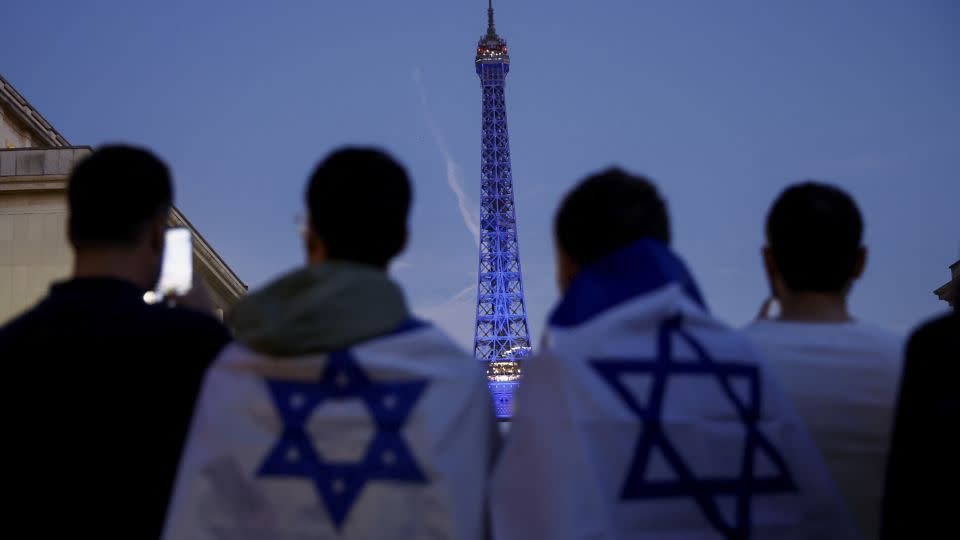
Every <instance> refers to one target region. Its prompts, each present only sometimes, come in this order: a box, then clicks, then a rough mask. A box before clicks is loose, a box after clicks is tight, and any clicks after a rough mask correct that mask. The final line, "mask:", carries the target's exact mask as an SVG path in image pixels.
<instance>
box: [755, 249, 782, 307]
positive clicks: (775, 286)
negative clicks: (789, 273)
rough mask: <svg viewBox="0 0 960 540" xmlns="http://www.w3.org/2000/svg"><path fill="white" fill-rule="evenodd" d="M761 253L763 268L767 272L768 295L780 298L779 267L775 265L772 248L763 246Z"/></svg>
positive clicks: (780, 280)
mask: <svg viewBox="0 0 960 540" xmlns="http://www.w3.org/2000/svg"><path fill="white" fill-rule="evenodd" d="M760 252H761V254H762V255H763V269H764V271H766V273H767V283H768V284H769V286H770V296H772V297H773V298H781V294H780V290H779V289H780V287H781V282H782V279H781V277H780V268H779V267H778V266H777V261H776V259H774V258H773V250H772V249H770V246H763V249H762V250H761V251H760Z"/></svg>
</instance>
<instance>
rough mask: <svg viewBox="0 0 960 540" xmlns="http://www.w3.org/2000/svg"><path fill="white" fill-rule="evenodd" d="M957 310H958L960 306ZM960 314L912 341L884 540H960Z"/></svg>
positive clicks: (931, 324) (890, 465) (928, 326)
mask: <svg viewBox="0 0 960 540" xmlns="http://www.w3.org/2000/svg"><path fill="white" fill-rule="evenodd" d="M954 305H957V304H956V303H955V304H954ZM958 381H960V312H958V311H957V309H956V308H955V309H954V310H953V312H951V313H948V314H945V315H943V316H940V317H938V318H936V319H933V320H931V321H928V322H926V323H925V324H923V325H921V326H920V327H919V328H917V329H916V330H915V331H914V332H913V334H912V335H911V336H910V341H909V342H908V344H907V353H906V363H905V364H904V371H903V382H902V383H901V386H900V397H899V401H898V403H897V410H896V418H895V421H894V428H893V440H892V443H891V448H890V459H889V461H888V462H887V477H886V486H885V489H884V501H883V517H882V523H881V538H882V539H884V540H895V539H901V538H958V537H960V521H958V520H957V517H956V515H955V513H956V502H957V497H956V495H955V493H956V490H957V486H960V462H958V461H957V458H958V456H960V437H957V426H960V390H958V389H957V384H958Z"/></svg>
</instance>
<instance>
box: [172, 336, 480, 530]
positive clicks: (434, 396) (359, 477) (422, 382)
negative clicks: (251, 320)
mask: <svg viewBox="0 0 960 540" xmlns="http://www.w3.org/2000/svg"><path fill="white" fill-rule="evenodd" d="M494 437H495V429H494V424H493V413H492V405H491V401H490V397H489V394H488V391H487V386H486V382H485V378H484V376H483V372H482V369H481V367H480V366H479V365H478V363H477V362H476V361H475V360H473V359H472V358H471V357H470V356H469V355H468V354H467V353H465V352H463V351H461V350H460V349H459V348H458V347H457V346H456V345H454V344H453V343H452V342H451V341H450V340H449V339H448V338H447V337H446V336H445V335H443V334H442V333H441V332H439V331H438V330H436V329H433V328H431V327H428V326H423V325H411V326H410V327H408V328H406V329H405V331H402V332H398V333H395V334H393V335H390V336H386V337H383V338H379V339H375V340H372V341H369V342H365V343H362V344H359V345H356V346H354V347H351V348H349V349H346V350H342V351H337V352H333V353H330V354H323V355H315V356H303V357H295V358H282V359H277V358H268V357H265V356H262V355H259V354H257V353H255V352H253V351H251V350H249V349H247V348H246V347H243V346H242V345H237V344H234V345H231V346H229V347H228V348H227V349H226V350H225V351H224V352H223V353H222V354H221V356H220V357H219V358H218V359H217V361H216V362H215V363H214V365H213V367H212V368H211V370H210V372H209V373H208V375H207V377H206V380H205V382H204V387H203V390H202V393H201V396H200V398H199V400H198V406H197V410H196V412H195V415H194V421H193V425H192V427H191V432H190V437H189V439H188V443H187V445H186V448H185V450H184V456H183V458H182V460H181V464H180V470H179V473H178V478H177V483H176V488H175V491H174V496H173V498H172V500H171V504H170V509H169V511H168V516H167V523H166V529H165V534H164V538H167V539H171V540H172V539H197V540H200V539H211V540H212V539H227V538H230V539H273V540H286V539H291V540H292V539H301V538H348V539H349V538H470V539H473V538H476V539H479V538H483V537H484V536H483V535H484V532H485V530H486V527H485V522H484V520H485V511H484V501H485V494H486V492H485V488H486V482H487V478H488V473H489V467H490V464H491V461H492V452H493V449H494V445H495V440H494Z"/></svg>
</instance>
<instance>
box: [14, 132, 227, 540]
mask: <svg viewBox="0 0 960 540" xmlns="http://www.w3.org/2000/svg"><path fill="white" fill-rule="evenodd" d="M67 198H68V213H69V216H68V236H69V240H70V244H71V246H72V247H73V250H74V256H75V257H74V267H73V277H72V278H71V279H69V280H67V281H64V282H62V283H57V284H54V285H53V286H52V287H51V289H50V293H49V295H48V296H47V297H46V298H44V299H43V300H41V301H40V302H39V303H38V304H37V305H36V306H34V307H33V308H31V309H30V310H29V311H27V312H26V313H24V314H23V315H21V316H19V317H18V318H16V319H14V320H13V321H11V322H10V323H9V324H7V325H6V326H4V327H3V328H0V359H2V360H3V364H4V369H5V371H4V380H5V381H7V384H6V386H7V390H6V391H5V395H6V396H7V400H9V401H8V402H7V404H6V405H7V406H6V407H5V408H6V410H7V412H8V414H7V415H6V419H7V426H6V427H5V429H6V430H7V433H8V436H9V437H12V438H13V439H8V443H7V444H5V447H6V450H5V453H6V459H7V460H8V461H7V464H8V466H7V469H6V470H7V472H6V473H5V474H4V489H5V491H6V492H7V493H8V494H10V495H11V497H12V501H13V503H12V506H9V507H8V512H7V516H8V518H9V519H10V520H12V521H13V522H14V523H19V524H20V525H21V526H22V527H26V529H25V530H26V531H29V532H28V533H18V534H24V535H26V536H32V537H37V538H39V537H50V538H66V537H75V536H86V535H90V536H94V537H98V538H156V537H158V536H159V534H160V531H161V528H162V525H163V518H164V513H165V510H166V504H167V499H168V497H169V495H170V491H171V488H172V486H173V480H174V475H175V473H176V467H177V461H178V458H179V455H180V451H181V448H182V446H183V441H184V438H185V435H186V433H187V429H188V427H189V423H190V416H191V411H192V408H193V403H194V399H195V397H196V394H197V391H198V390H199V387H200V382H201V379H202V377H203V374H204V371H205V369H206V368H207V366H208V365H209V363H210V361H211V360H212V359H213V357H214V356H215V355H216V353H217V352H218V351H219V350H220V348H221V347H222V346H223V345H224V344H225V343H226V342H227V341H228V340H229V335H228V333H227V331H226V330H225V329H224V327H223V326H222V325H221V324H220V322H219V321H217V320H216V319H215V318H214V317H213V316H212V315H211V313H210V310H211V306H210V304H209V299H207V298H206V297H205V296H204V289H203V285H202V283H199V281H200V280H195V282H194V289H195V290H196V291H197V292H196V293H194V294H193V295H192V296H191V297H190V298H187V299H184V300H182V302H181V303H182V304H186V305H188V306H192V307H193V308H197V309H191V308H188V307H168V306H165V305H147V304H146V303H144V300H143V297H144V293H145V292H146V291H148V290H151V289H153V287H154V286H155V284H156V282H157V278H158V276H159V275H160V266H161V260H162V255H163V248H164V233H165V230H166V228H167V219H168V217H169V213H170V208H171V205H172V201H173V186H172V183H171V179H170V174H169V172H168V170H167V167H166V166H165V165H164V164H163V163H162V162H161V161H160V160H158V159H157V158H156V157H155V156H153V155H152V154H150V153H149V152H148V151H146V150H142V149H139V148H133V147H127V146H106V147H102V148H100V149H98V150H97V151H95V152H94V153H93V154H92V155H90V156H89V157H87V158H86V159H84V160H83V161H82V162H80V163H79V164H78V165H77V166H76V168H75V169H74V170H73V172H72V173H71V175H70V179H69V182H68V184H67ZM201 310H202V311H201ZM8 500H11V498H8ZM8 504H11V503H8ZM18 528H20V527H16V526H13V525H11V530H16V529H18Z"/></svg>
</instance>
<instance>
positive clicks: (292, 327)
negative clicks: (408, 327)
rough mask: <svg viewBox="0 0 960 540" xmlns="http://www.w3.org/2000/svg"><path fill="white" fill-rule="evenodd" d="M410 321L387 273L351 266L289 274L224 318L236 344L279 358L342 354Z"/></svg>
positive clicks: (326, 266)
mask: <svg viewBox="0 0 960 540" xmlns="http://www.w3.org/2000/svg"><path fill="white" fill-rule="evenodd" d="M409 319H410V312H409V310H408V309H407V304H406V301H405V300H404V297H403V292H402V291H401V290H400V287H399V286H398V285H397V284H396V283H394V282H393V281H392V280H391V279H390V278H389V277H388V276H387V273H386V272H384V271H383V270H382V269H380V268H376V267H373V266H369V265H365V264H361V263H354V262H349V261H327V262H324V263H322V264H312V265H308V266H306V267H304V268H301V269H298V270H295V271H293V272H290V273H289V274H286V275H284V276H282V277H280V278H278V279H276V280H274V281H273V282H271V283H270V284H268V285H266V286H265V287H264V288H262V289H260V290H259V291H256V292H254V293H251V294H249V295H247V296H246V297H244V298H243V299H241V300H240V301H238V302H237V303H236V304H235V305H234V306H233V308H232V309H231V310H230V311H229V312H228V314H227V316H226V317H225V320H226V323H227V325H228V326H230V328H231V329H232V330H233V332H234V336H235V337H236V339H237V341H239V342H240V343H243V344H244V345H246V346H247V347H250V348H251V349H253V350H255V351H257V352H260V353H263V354H267V355H270V356H279V357H283V356H298V355H303V354H312V353H326V352H331V351H335V350H338V349H343V348H345V347H349V346H351V345H354V344H356V343H360V342H362V341H366V340H369V339H372V338H375V337H378V336H382V335H384V334H387V333H389V332H391V331H393V330H395V329H396V328H398V327H399V326H400V325H402V324H403V323H405V322H407V321H408V320H409Z"/></svg>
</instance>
